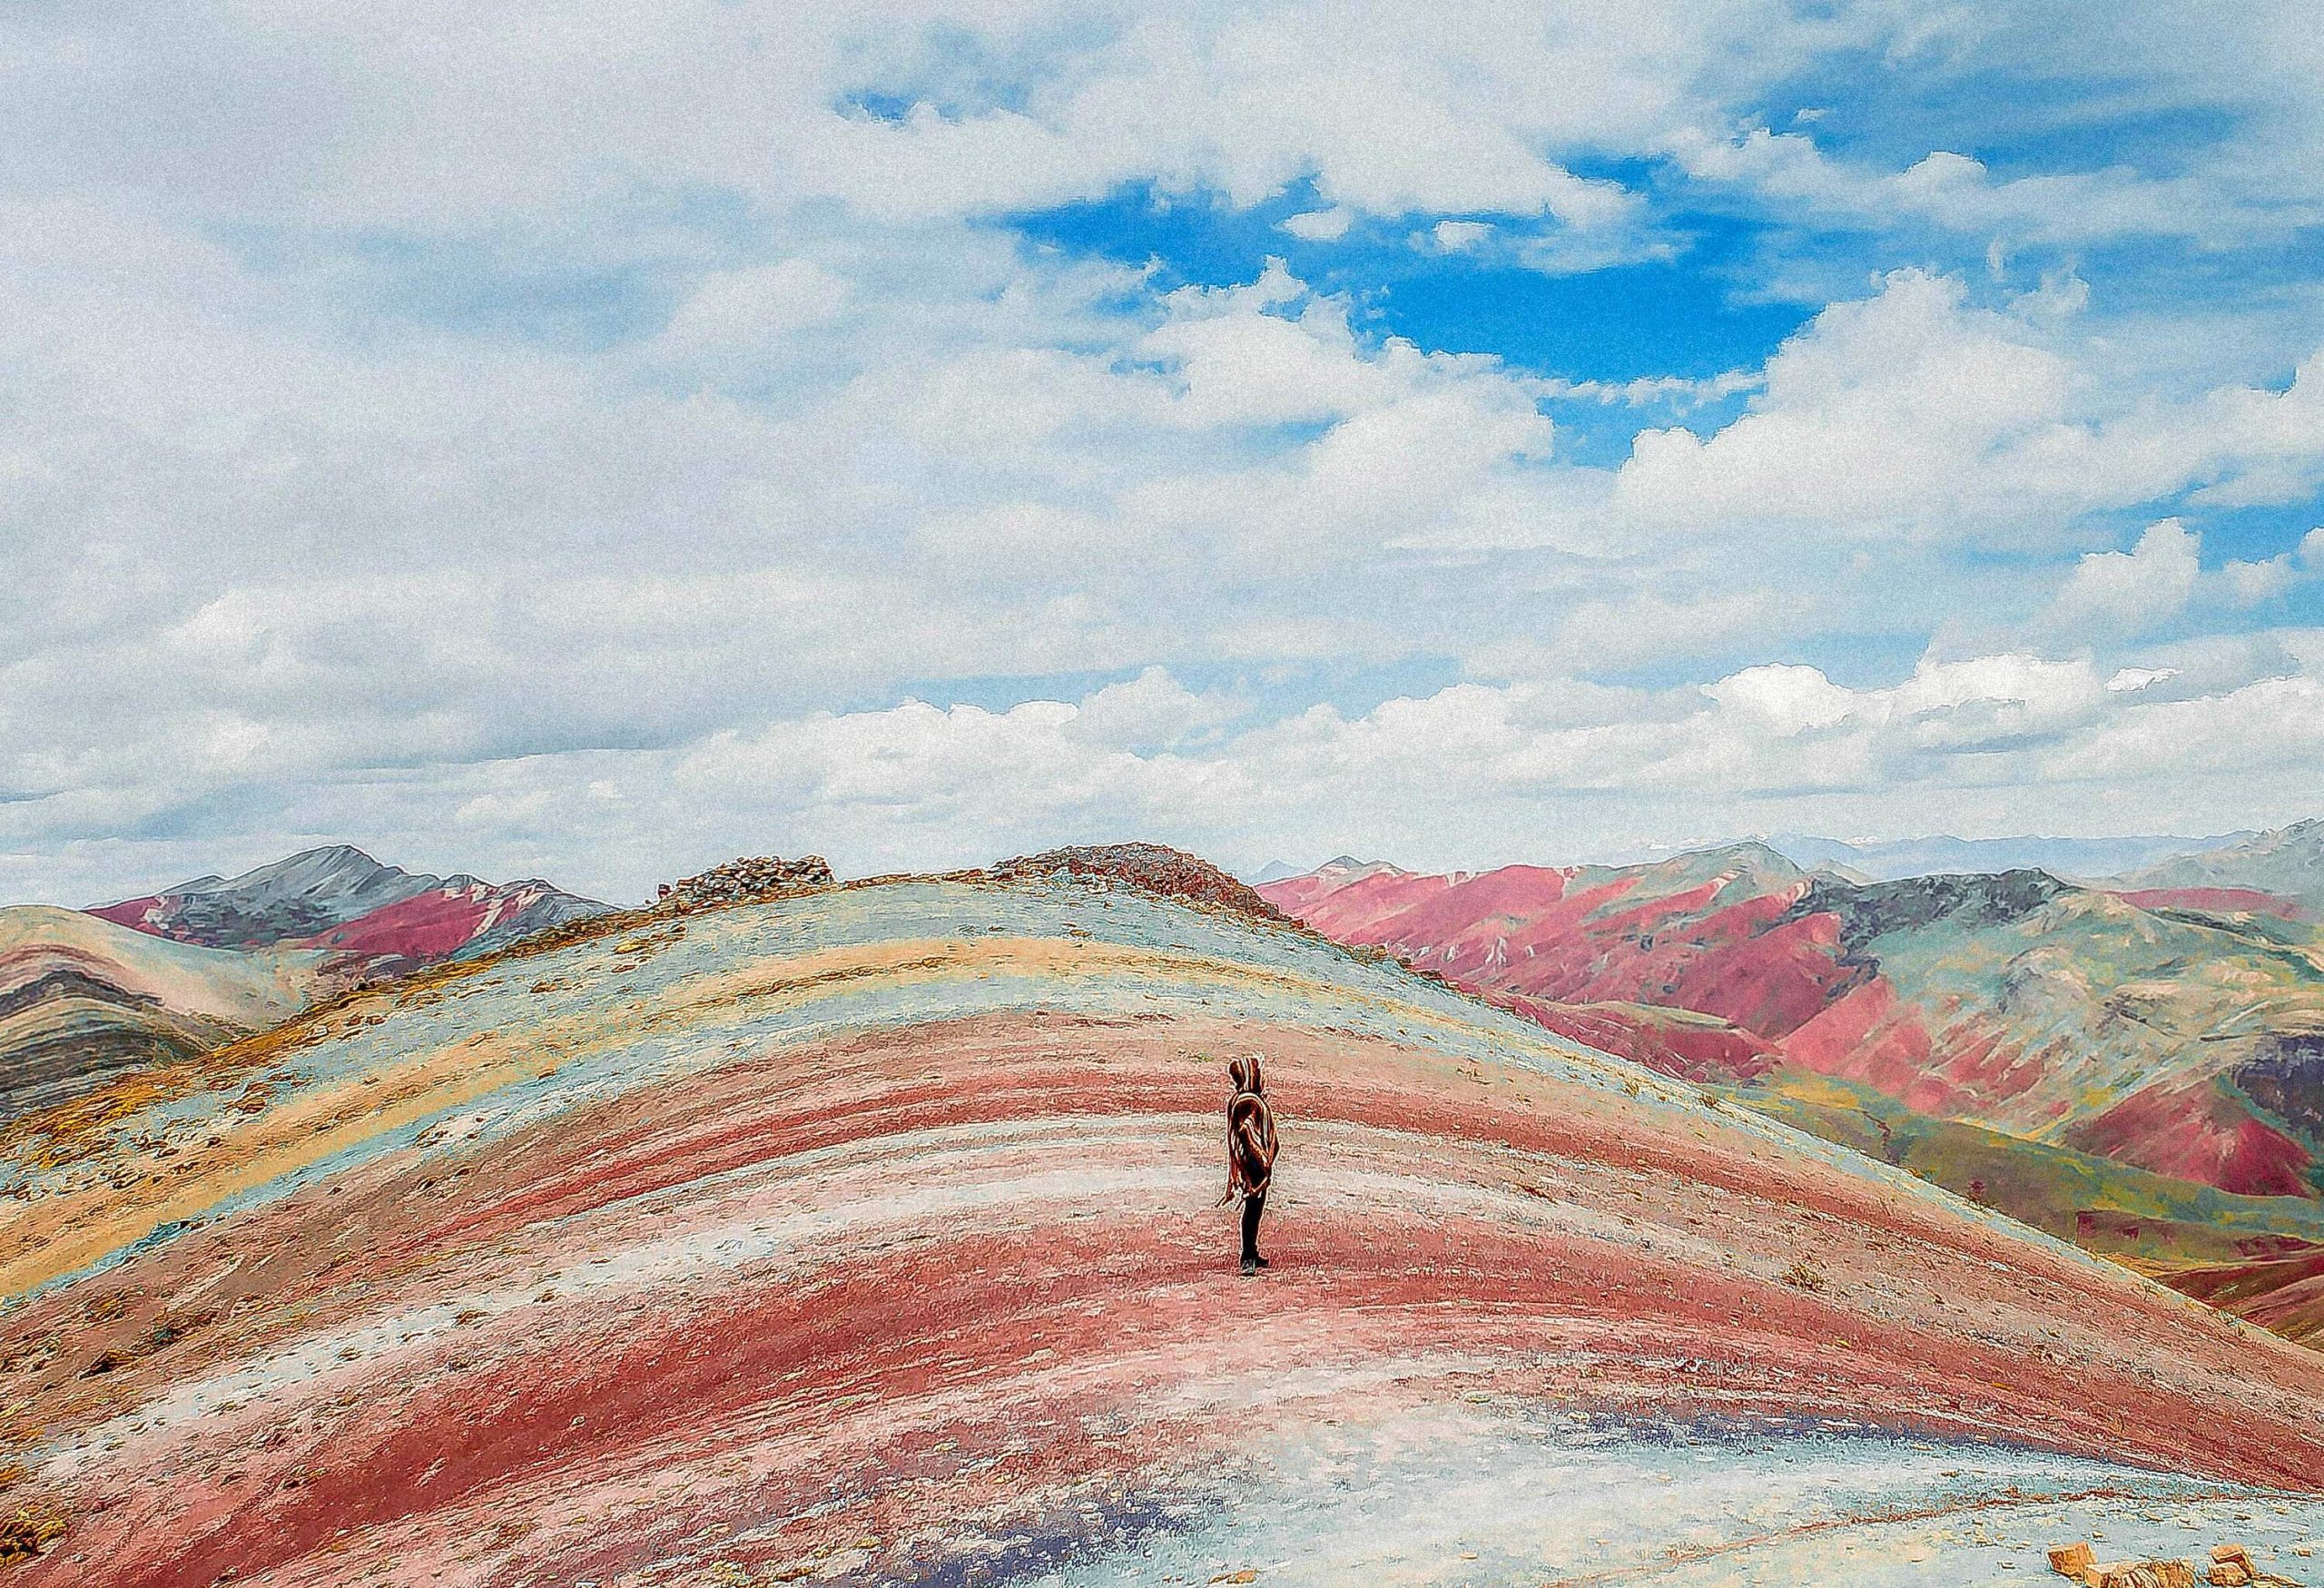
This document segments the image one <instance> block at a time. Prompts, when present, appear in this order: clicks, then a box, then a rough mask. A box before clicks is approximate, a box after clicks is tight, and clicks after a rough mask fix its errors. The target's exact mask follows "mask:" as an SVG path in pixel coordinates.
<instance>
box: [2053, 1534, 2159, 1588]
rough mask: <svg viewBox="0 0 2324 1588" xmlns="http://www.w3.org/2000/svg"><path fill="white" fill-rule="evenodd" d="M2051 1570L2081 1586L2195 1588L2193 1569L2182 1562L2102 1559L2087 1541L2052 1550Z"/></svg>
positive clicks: (2085, 1587) (2107, 1587)
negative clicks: (2094, 1552) (2092, 1551)
mask: <svg viewBox="0 0 2324 1588" xmlns="http://www.w3.org/2000/svg"><path fill="white" fill-rule="evenodd" d="M2050 1570H2052V1571H2053V1572H2055V1573H2057V1574H2058V1575H2059V1576H2061V1577H2065V1578H2069V1579H2071V1580H2072V1581H2073V1582H2076V1583H2081V1584H2082V1585H2083V1588H2195V1568H2194V1567H2193V1566H2192V1565H2191V1564H2189V1563H2187V1562H2185V1561H2101V1560H2099V1559H2098V1558H2097V1557H2096V1556H2095V1555H2093V1553H2091V1549H2090V1545H2089V1544H2068V1545H2066V1546H2065V1547H2064V1548H2063V1549H2053V1550H2052V1551H2051V1552H2050Z"/></svg>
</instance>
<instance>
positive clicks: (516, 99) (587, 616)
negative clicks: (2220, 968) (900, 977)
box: [0, 0, 2324, 902]
mask: <svg viewBox="0 0 2324 1588" xmlns="http://www.w3.org/2000/svg"><path fill="white" fill-rule="evenodd" d="M827 9H829V11H830V14H829V15H817V14H812V13H811V12H810V10H809V9H808V8H803V7H798V6H792V5H761V4H754V3H742V0H738V3H734V4H718V5H711V4H704V5H656V6H641V5H634V4H628V3H624V0H597V3H593V4H580V3H571V4H550V3H543V4H538V5H523V6H518V7H512V8H507V9H506V10H503V11H496V12H493V13H489V14H477V13H474V12H473V11H472V10H471V9H468V8H460V7H454V6H449V5H442V4H440V3H438V0H398V3H397V4H394V5H387V6H380V7H366V8H362V9H361V10H360V11H359V12H353V13H348V14H345V15H321V14H314V13H311V12H309V11H305V10H300V9H297V8H291V7H282V8H280V9H275V8H271V7H269V6H266V5H257V6H249V7H234V8H224V7H218V8H210V7H194V8H190V9H187V10H185V11H183V12H182V13H170V14H153V13H133V12H124V11H107V10H103V9H102V8H82V7H58V6H45V5H43V6H27V7H18V8H15V9H14V10H12V11H11V12H10V13H9V14H8V15H7V16H6V17H5V19H0V44H5V48H0V151H5V153H0V208H4V209H5V225H0V252H4V253H5V256H6V257H5V261H0V262H4V263H5V276H0V280H5V281H6V282H7V283H8V288H7V290H8V293H9V303H8V307H9V310H10V313H9V314H7V315H6V316H5V317H0V577H5V580H6V587H7V588H9V590H10V591H11V593H12V595H11V600H10V602H9V603H8V604H7V605H6V606H5V607H0V893H5V894H6V895H7V896H10V897H22V898H47V899H56V900H61V901H64V902H85V900H87V899H89V898H94V897H98V896H103V895H107V894H113V893H126V892H133V891H135V890H137V889H140V888H143V887H144V886H147V885H150V884H153V883H159V882H165V881H168V880H171V879H172V878H174V877H176V876H179V875H182V874H192V873H197V872H204V871H226V870H231V869H234V868H236V867H238V866H240V865H242V864H247V863H252V862H255V861H259V860H262V859H266V858H270V857H271V856H272V855H274V854H277V853H281V852H283V851H284V850H287V849H289V848H291V847H294V846H296V845H298V844H300V843H306V842H310V841H320V840H326V839H328V840H338V839H349V840H353V841H356V842H360V843H366V844H368V845H369V846H371V847H372V848H374V849H375V850H376V851H378V852H379V853H382V854H383V855H385V856H387V857H389V858H395V859H400V860H403V861H405V862H406V863H410V864H414V865H421V866H427V867H429V868H432V869H436V870H439V871H443V870H451V869H466V870H469V871H474V872H478V873H486V874H513V873H547V874H550V875H554V876H556V877H557V878H558V879H559V880H561V881H565V882H566V883H569V884H570V885H574V886H577V887H582V888H585V889H588V890H593V891H596V892H598V893H602V894H606V895H607V896H616V897H619V896H638V895H642V894H644V893H647V892H648V891H650V887H651V884H652V883H653V882H654V881H655V880H656V879H657V878H659V877H664V876H668V875H673V874H677V873H681V872H683V871H686V870H691V869H694V868H695V867H696V866H697V865H699V864H700V863H705V862H708V861H712V860H715V859H718V858H721V857H723V856H724V855H726V854H730V853H739V852H744V851H750V852H765V851H770V850H773V851H782V852H793V851H798V850H809V849H812V850H820V851H822V852H823V853H828V854H830V855H831V856H832V858H833V859H834V861H836V862H837V863H839V864H840V865H841V868H842V870H843V871H847V870H855V871H874V870H881V869H888V868H891V867H896V866H934V865H949V864H954V863H963V862H973V861H977V860H980V859H984V858H989V857H990V856H991V855H994V854H997V853H1005V852H1013V851H1018V850H1022V849H1025V848H1029V847H1035V846H1040V845H1045V844H1049V843H1062V842H1074V841H1082V840H1088V839H1098V838H1108V837H1125V836H1143V837H1153V838H1158V839H1162V840H1165V841H1168V842H1173V843H1183V844H1186V845H1187V846H1189V847H1193V848H1196V849H1199V850H1202V851H1204V852H1205V853H1210V854H1212V855H1214V856H1215V857H1216V858H1218V859H1219V860H1221V861H1223V862H1226V863H1229V864H1231V865H1236V866H1239V867H1244V868H1249V867H1255V866H1256V865H1257V864H1258V863H1261V862H1263V861H1265V860H1267V859H1270V858H1275V857H1284V858H1288V859H1292V860H1298V861H1305V860H1314V859H1319V858H1321V857H1323V856H1324V855H1326V854H1329V853H1335V852H1339V851H1344V850H1357V851H1362V852H1364V853H1382V854H1388V855H1393V856H1395V857H1397V858H1399V859H1402V860H1404V861H1406V862H1407V863H1415V864H1432V865H1482V864H1487V863H1498V862H1502V861H1508V860H1517V859H1534V860H1545V861H1562V860H1575V859H1584V858H1603V857H1608V856H1614V855H1625V854H1635V853H1643V852H1648V851H1651V850H1653V849H1656V848H1659V847H1670V846H1678V845H1685V844H1691V843H1705V842H1714V841H1720V840H1724V839H1728V838H1731V837H1735V836H1738V835H1742V834H1747V833H1767V832H1776V831H1787V832H1821V833H1833V834H1835V835H1838V836H1843V837H1858V836H1862V837H1901V836H1912V835H1916V834H1922V833H1931V832H1935V831H1940V830H1942V831H1951V832H1955V833H1963V834H1965V835H1972V836H1981V835H2007V834H2015V833H2029V832H2038V831H2049V832H2060V833H2074V834H2083V835H2107V834H2120V833H2154V832H2171V831H2176V832H2198V833H2200V832H2218V831H2226V830H2231V829H2235V828H2242V827H2253V826H2265V825H2270V824H2280V823H2283V822H2287V821H2290V820H2294V819H2297V818H2299V817H2301V816H2305V815H2309V814H2317V813H2316V811H2315V809H2314V804H2313V802H2314V798H2315V795H2314V793H2313V791H2314V789H2315V788H2316V787H2317V786H2318V778H2317V773H2318V771H2319V767H2324V535H2319V533H2318V531H2319V526H2324V191H2319V190H2324V176H2319V173H2324V51H2320V50H2319V45H2318V44H2317V43H2316V39H2315V33H2316V30H2315V29H2314V27H2313V25H2312V18H2311V17H2309V16H2308V15H2304V14H2303V10H2302V8H2301V7H2299V6H2297V5H2250V6H2243V7H2238V8H2236V9H2235V10H2234V11H2233V12H2231V13H2222V12H2221V11H2219V10H2218V9H2217V8H2212V7H2196V6H2190V5H2167V4H2152V3H2139V4H2130V5H2107V6H2098V5H2087V6H2071V5H2070V6H2065V7H2063V8H2062V7H2060V6H2058V5H2038V6H2036V5H1977V6H1969V7H1951V8H1944V9H1937V8H1915V7H1906V6H1898V5H1887V4H1868V5H1846V4H1817V5H1784V4H1777V3H1774V0H1725V3H1721V4H1715V5H1700V4H1695V5H1655V4H1647V3H1637V4H1619V5H1615V4H1609V5H1598V6H1592V5H1576V6H1571V7H1557V8H1544V7H1540V6H1537V5H1508V6H1502V5H1490V4H1480V5H1475V6H1470V7H1462V8H1460V10H1459V11H1458V12H1456V13H1445V12H1444V11H1443V8H1441V7H1423V6H1409V5H1408V6H1366V5H1304V4H1275V5H1258V6H1248V5H1246V6H1236V7H1224V6H1215V5H1184V6H1170V5H1164V6H1139V7H1124V6H1118V5H1087V4H1073V3H1061V0H1008V3H1007V4H1003V5H991V4H983V5H974V6H963V5H944V4H923V3H920V0H908V3H899V4H894V5H873V6H868V7H860V8H846V9H845V10H843V11H842V10H841V9H839V8H827Z"/></svg>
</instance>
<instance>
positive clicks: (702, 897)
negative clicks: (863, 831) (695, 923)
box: [654, 854, 832, 912]
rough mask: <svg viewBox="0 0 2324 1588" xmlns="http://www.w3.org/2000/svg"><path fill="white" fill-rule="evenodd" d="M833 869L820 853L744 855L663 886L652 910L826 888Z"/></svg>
mask: <svg viewBox="0 0 2324 1588" xmlns="http://www.w3.org/2000/svg"><path fill="white" fill-rule="evenodd" d="M831 883H832V868H831V866H830V865H829V864H828V863H826V862H825V861H824V859H823V857H822V855H820V854H803V855H801V856H800V857H799V858H798V859H797V860H785V859H783V857H782V856H781V855H777V854H747V855H744V856H743V858H741V859H740V860H730V861H728V862H726V863H724V865H714V866H712V867H711V868H710V869H709V870H708V871H706V872H700V873H695V874H694V875H693V876H690V877H684V878H681V879H680V880H678V881H677V882H675V883H663V884H662V887H661V892H660V893H659V894H658V895H657V896H656V897H655V901H654V908H655V910H662V911H671V912H675V911H680V910H701V909H704V908H706V907H708V906H710V905H713V904H743V903H748V902H750V901H752V900H753V899H776V898H780V897H782V896H783V894H785V893H799V892H801V891H802V890H803V889H807V888H822V887H828V886H830V885H831Z"/></svg>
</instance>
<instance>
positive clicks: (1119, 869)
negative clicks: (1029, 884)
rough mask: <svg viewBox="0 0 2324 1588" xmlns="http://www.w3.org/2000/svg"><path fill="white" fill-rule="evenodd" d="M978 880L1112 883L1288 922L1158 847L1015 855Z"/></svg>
mask: <svg viewBox="0 0 2324 1588" xmlns="http://www.w3.org/2000/svg"><path fill="white" fill-rule="evenodd" d="M979 874H981V875H984V876H989V877H993V878H997V879H1000V880H1001V881H1009V880H1012V879H1015V878H1019V877H1053V876H1068V877H1077V878H1080V879H1082V880H1083V881H1087V882H1096V883H1118V884H1119V885H1121V886H1123V887H1129V888H1136V889H1137V890H1138V891H1139V892H1140V893H1155V894H1158V895H1160V896H1161V897H1163V898H1165V899H1176V900H1178V901H1180V902H1183V903H1188V904H1200V905H1205V906H1208V907H1210V908H1213V909H1220V910H1231V911H1233V912H1235V913H1236V914H1238V915H1244V916H1247V917H1249V918H1250V919H1251V920H1254V921H1265V922H1288V921H1289V920H1290V917H1288V916H1286V915H1285V914H1284V912H1282V911H1280V910H1278V909H1276V908H1275V906H1274V905H1273V904H1270V903H1268V902H1266V900H1265V899H1264V898H1262V897H1261V896H1260V895H1259V893H1257V892H1256V890H1254V889H1252V888H1250V887H1247V886H1246V885H1245V884H1244V883H1238V882H1236V880H1235V879H1234V878H1233V877H1231V876H1228V875H1227V874H1226V873H1225V872H1223V871H1221V870H1219V869H1218V867H1216V866H1215V865H1213V864H1211V863H1210V862H1208V861H1206V860H1204V859H1201V858H1200V857H1198V856H1196V855H1192V854H1188V853H1186V852H1185V851H1184V850H1180V849H1172V848H1170V847H1169V846H1168V845H1167V844H1162V843H1095V844H1080V845H1076V846H1074V847H1071V848H1067V849H1051V850H1046V851H1044V852H1043V853H1039V854H1020V855H1018V856H1016V857H1014V858H1013V859H1009V860H1004V861H1001V862H999V863H996V864H994V865H992V866H990V867H988V868H987V869H986V870H985V871H984V872H983V873H979Z"/></svg>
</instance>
